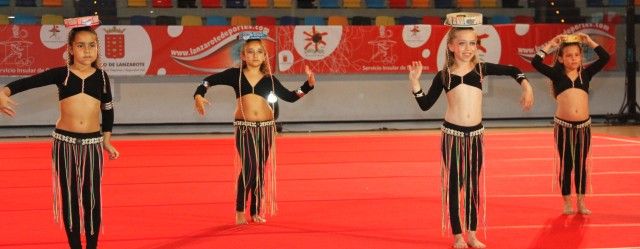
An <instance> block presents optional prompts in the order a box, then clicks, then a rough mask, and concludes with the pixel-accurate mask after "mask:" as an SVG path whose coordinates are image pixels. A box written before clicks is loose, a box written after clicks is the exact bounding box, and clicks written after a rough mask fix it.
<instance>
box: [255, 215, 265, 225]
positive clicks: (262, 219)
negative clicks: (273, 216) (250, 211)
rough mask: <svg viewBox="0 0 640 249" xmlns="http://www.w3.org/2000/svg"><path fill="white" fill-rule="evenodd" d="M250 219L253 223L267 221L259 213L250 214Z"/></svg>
mask: <svg viewBox="0 0 640 249" xmlns="http://www.w3.org/2000/svg"><path fill="white" fill-rule="evenodd" d="M251 219H252V220H253V222H255V223H267V220H266V219H265V218H263V217H262V216H260V215H254V216H251Z"/></svg>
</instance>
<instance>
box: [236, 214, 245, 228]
mask: <svg viewBox="0 0 640 249" xmlns="http://www.w3.org/2000/svg"><path fill="white" fill-rule="evenodd" d="M244 224H247V218H245V217H244V212H236V225H244Z"/></svg>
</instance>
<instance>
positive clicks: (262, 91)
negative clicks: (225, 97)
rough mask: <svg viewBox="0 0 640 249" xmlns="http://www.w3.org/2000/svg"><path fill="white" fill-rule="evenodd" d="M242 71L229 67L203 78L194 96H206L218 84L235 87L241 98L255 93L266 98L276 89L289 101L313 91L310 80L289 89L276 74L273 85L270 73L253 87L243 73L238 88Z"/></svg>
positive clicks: (279, 94)
mask: <svg viewBox="0 0 640 249" xmlns="http://www.w3.org/2000/svg"><path fill="white" fill-rule="evenodd" d="M240 72H241V71H240V69H239V68H229V69H227V70H224V71H222V72H220V73H216V74H213V75H210V76H208V77H206V78H204V80H202V84H200V85H199V86H198V88H197V89H196V93H195V94H194V95H193V96H194V97H195V96H196V95H201V96H203V97H204V95H205V94H206V93H207V89H208V88H209V87H212V86H216V85H227V86H230V87H233V90H234V91H235V93H236V98H240V97H241V96H244V95H247V94H251V93H253V94H257V95H259V96H261V97H263V98H264V99H265V100H266V99H267V97H268V96H269V93H270V92H271V91H274V92H275V95H276V96H278V98H281V99H283V100H284V101H287V102H295V101H296V100H298V99H300V98H301V97H302V96H304V95H305V94H307V93H308V92H309V91H311V89H313V87H312V86H310V85H309V82H308V81H305V82H304V84H303V85H302V86H301V87H300V88H298V89H297V90H295V91H289V90H288V89H287V88H285V87H284V86H282V84H281V83H280V81H279V80H278V79H277V78H276V77H275V76H272V77H273V87H272V86H271V79H270V77H269V76H268V75H265V76H263V77H262V79H260V81H258V83H257V84H256V85H255V86H254V87H251V84H249V81H248V80H247V78H246V77H245V76H244V74H242V79H241V80H240V88H241V89H238V78H239V77H240ZM272 88H273V89H272Z"/></svg>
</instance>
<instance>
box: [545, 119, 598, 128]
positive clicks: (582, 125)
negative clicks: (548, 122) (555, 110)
mask: <svg viewBox="0 0 640 249" xmlns="http://www.w3.org/2000/svg"><path fill="white" fill-rule="evenodd" d="M553 122H555V123H556V124H557V125H559V126H562V127H565V128H577V129H582V128H586V127H589V126H591V118H589V119H587V121H584V122H582V123H580V124H572V123H569V122H567V121H564V120H562V119H559V118H557V117H553Z"/></svg>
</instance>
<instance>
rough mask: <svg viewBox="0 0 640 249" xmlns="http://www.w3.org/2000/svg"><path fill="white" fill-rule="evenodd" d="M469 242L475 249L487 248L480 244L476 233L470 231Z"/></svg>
mask: <svg viewBox="0 0 640 249" xmlns="http://www.w3.org/2000/svg"><path fill="white" fill-rule="evenodd" d="M467 240H468V241H469V243H468V244H469V246H471V247H473V248H486V247H487V246H486V245H485V244H483V243H482V242H480V240H478V238H477V237H476V231H469V235H468V236H467Z"/></svg>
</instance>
